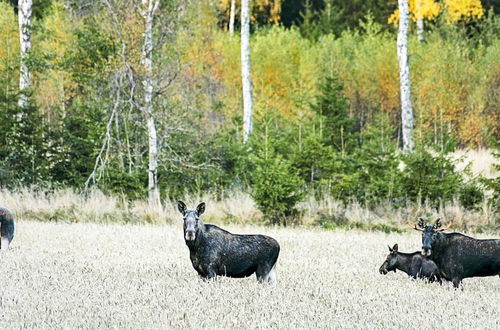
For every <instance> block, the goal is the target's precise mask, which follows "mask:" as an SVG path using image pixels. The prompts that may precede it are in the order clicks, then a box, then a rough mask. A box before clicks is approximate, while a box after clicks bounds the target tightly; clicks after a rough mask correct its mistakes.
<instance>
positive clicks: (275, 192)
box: [251, 117, 305, 225]
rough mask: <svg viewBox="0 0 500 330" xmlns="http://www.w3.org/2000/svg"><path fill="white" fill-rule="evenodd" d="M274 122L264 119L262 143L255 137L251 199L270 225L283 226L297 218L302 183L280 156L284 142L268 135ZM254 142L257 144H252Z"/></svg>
mask: <svg viewBox="0 0 500 330" xmlns="http://www.w3.org/2000/svg"><path fill="white" fill-rule="evenodd" d="M274 121H275V118H272V117H267V118H265V119H264V121H263V122H264V128H263V130H264V132H263V135H262V136H261V139H259V138H258V137H257V138H255V137H254V148H255V149H254V153H255V156H254V157H252V161H253V166H254V170H253V173H252V183H251V189H252V190H251V195H252V198H253V200H254V201H255V203H256V204H257V206H258V208H259V209H260V210H261V211H262V213H263V214H264V216H265V217H266V219H268V221H269V222H270V223H272V224H285V225H286V223H287V220H288V219H290V218H291V217H293V216H295V215H297V211H296V209H295V206H296V204H297V203H298V202H300V201H301V200H302V199H303V198H304V197H305V191H303V186H304V181H303V180H302V178H301V177H300V176H299V173H298V171H297V170H296V169H295V168H294V167H293V165H292V163H291V162H290V161H289V160H287V159H286V158H285V157H284V156H283V154H284V150H285V148H284V146H283V144H282V143H281V144H280V142H282V141H284V140H285V139H283V137H281V139H280V137H279V136H278V137H277V136H276V135H277V134H276V133H277V131H274V132H270V130H271V129H272V124H273V122H274ZM257 139H259V142H261V143H260V144H257V143H255V142H256V141H257ZM262 140H263V141H262ZM280 149H281V150H280ZM280 151H281V152H280Z"/></svg>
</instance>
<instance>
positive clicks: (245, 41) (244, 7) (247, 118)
mask: <svg viewBox="0 0 500 330" xmlns="http://www.w3.org/2000/svg"><path fill="white" fill-rule="evenodd" d="M249 2H250V1H249V0H242V1H241V80H242V85H243V142H247V141H248V138H249V137H250V134H251V132H252V77H251V76H250V4H249Z"/></svg>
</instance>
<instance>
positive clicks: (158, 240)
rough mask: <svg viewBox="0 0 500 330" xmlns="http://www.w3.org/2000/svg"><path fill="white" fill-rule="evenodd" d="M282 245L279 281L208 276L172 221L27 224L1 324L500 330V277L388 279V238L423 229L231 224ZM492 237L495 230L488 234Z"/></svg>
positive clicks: (404, 243) (11, 254)
mask: <svg viewBox="0 0 500 330" xmlns="http://www.w3.org/2000/svg"><path fill="white" fill-rule="evenodd" d="M228 229H230V230H231V231H233V232H238V233H266V234H269V235H271V236H273V237H275V238H276V239H277V240H278V241H279V242H280V244H281V254H280V258H279V259H278V266H277V274H278V284H277V285H269V284H258V283H257V281H256V280H255V277H251V278H246V279H228V278H219V279H218V280H217V281H214V282H211V283H206V282H203V281H202V280H200V279H199V278H198V277H197V275H196V272H195V271H194V269H193V268H192V266H191V263H190V261H189V255H188V249H187V247H186V246H185V245H184V241H183V238H182V224H181V221H180V219H179V221H178V222H176V223H175V224H174V225H171V226H170V225H168V226H151V225H141V226H137V225H109V224H86V223H77V224H64V223H43V222H32V221H22V220H21V221H18V222H17V227H16V237H15V238H14V241H13V243H12V245H11V247H12V248H11V249H10V250H9V251H2V253H1V254H0V258H1V261H0V262H1V267H0V283H1V285H0V297H1V301H0V303H1V304H0V327H1V328H2V329H8V328H21V327H23V328H24V327H27V328H34V327H43V328H47V327H51V328H75V327H83V328H120V329H123V328H139V327H141V328H146V329H148V328H211V329H215V328H313V327H320V328H360V327H361V328H370V329H372V328H379V329H387V328H393V329H401V328H405V329H407V328H431V329H432V328H453V329H457V328H460V329H463V328H469V329H498V328H499V326H500V313H499V310H500V303H499V301H500V279H499V278H498V277H488V278H474V279H466V280H465V281H464V285H463V290H454V289H453V288H452V286H451V285H450V284H445V285H443V286H440V285H438V284H428V283H425V282H424V281H420V280H418V281H413V280H410V279H408V278H407V277H406V275H405V274H403V273H401V272H398V273H390V274H388V275H386V276H382V275H380V274H379V273H378V268H379V266H380V265H381V264H382V262H383V260H384V259H385V256H386V254H387V252H388V250H387V245H388V244H391V246H392V244H394V243H399V246H400V250H401V251H413V250H416V249H418V247H419V245H420V244H419V243H420V242H419V241H420V236H419V234H418V233H416V232H411V233H410V232H408V233H404V234H384V233H380V232H379V233H371V232H361V231H359V232H358V231H341V230H338V231H324V230H312V229H307V230H306V229H299V228H295V229H273V228H264V227H244V226H241V227H234V226H232V227H229V228H228ZM482 237H487V236H485V235H482Z"/></svg>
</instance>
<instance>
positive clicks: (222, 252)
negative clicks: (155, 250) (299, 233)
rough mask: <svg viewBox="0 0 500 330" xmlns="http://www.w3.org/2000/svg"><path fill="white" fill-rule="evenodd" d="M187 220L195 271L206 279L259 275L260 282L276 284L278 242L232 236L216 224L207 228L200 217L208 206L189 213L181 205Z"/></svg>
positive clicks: (185, 236)
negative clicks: (218, 276)
mask: <svg viewBox="0 0 500 330" xmlns="http://www.w3.org/2000/svg"><path fill="white" fill-rule="evenodd" d="M177 208H178V209H179V211H180V212H181V214H182V216H183V217H184V240H185V242H186V245H187V246H188V248H189V256H190V258H191V262H192V264H193V267H194V269H195V270H196V271H197V272H198V274H199V275H200V276H201V277H203V278H204V279H205V280H210V279H212V278H214V277H215V276H217V275H220V276H228V277H236V278H240V277H247V276H250V275H252V274H253V273H255V275H256V276H257V280H258V281H259V282H276V270H275V268H276V260H277V259H278V255H279V252H280V246H279V244H278V242H277V241H276V240H275V239H274V238H271V237H268V236H264V235H237V234H231V233H230V232H228V231H225V230H224V229H222V228H219V227H217V226H214V225H208V224H207V225H205V224H204V223H203V222H202V221H201V219H200V216H201V215H202V214H203V212H204V211H205V203H201V204H199V205H198V207H197V208H196V210H188V209H187V208H186V204H184V202H182V201H179V202H177Z"/></svg>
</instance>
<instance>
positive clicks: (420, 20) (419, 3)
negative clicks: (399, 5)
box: [416, 0, 424, 42]
mask: <svg viewBox="0 0 500 330" xmlns="http://www.w3.org/2000/svg"><path fill="white" fill-rule="evenodd" d="M416 7H417V8H416V9H417V12H416V16H417V38H418V41H420V42H424V18H423V17H422V0H417V3H416Z"/></svg>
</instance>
